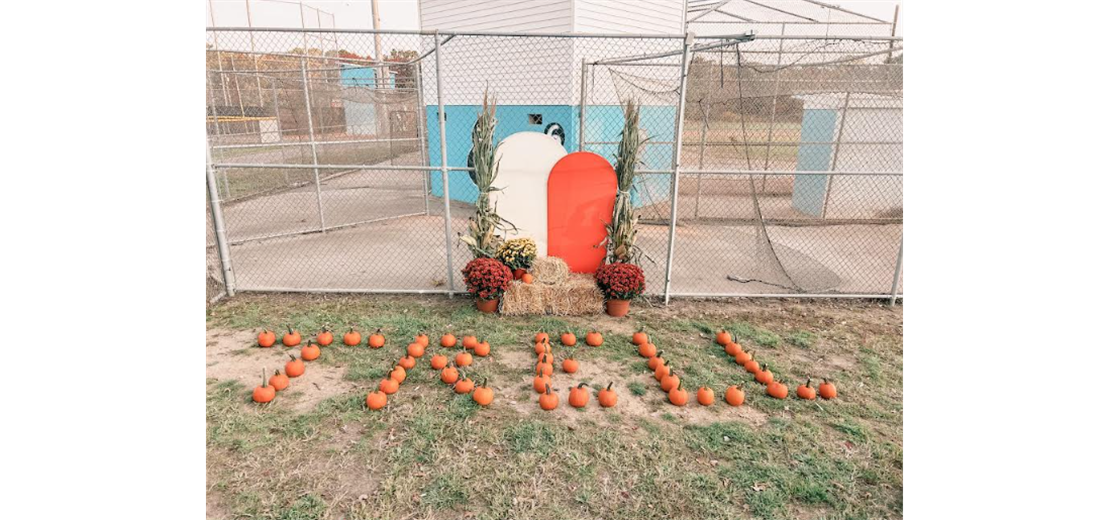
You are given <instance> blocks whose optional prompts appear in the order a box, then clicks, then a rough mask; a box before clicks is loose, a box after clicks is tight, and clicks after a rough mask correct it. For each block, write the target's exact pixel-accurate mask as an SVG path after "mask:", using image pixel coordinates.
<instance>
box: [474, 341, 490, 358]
mask: <svg viewBox="0 0 1110 520" xmlns="http://www.w3.org/2000/svg"><path fill="white" fill-rule="evenodd" d="M474 355H475V356H478V357H486V356H488V355H489V342H488V341H483V342H481V343H478V344H477V345H475V346H474Z"/></svg>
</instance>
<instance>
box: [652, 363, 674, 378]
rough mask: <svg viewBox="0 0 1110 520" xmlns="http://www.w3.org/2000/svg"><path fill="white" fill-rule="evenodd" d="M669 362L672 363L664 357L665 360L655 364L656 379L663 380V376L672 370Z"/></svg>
mask: <svg viewBox="0 0 1110 520" xmlns="http://www.w3.org/2000/svg"><path fill="white" fill-rule="evenodd" d="M660 359H662V358H660ZM668 364H670V361H667V360H666V359H664V360H663V361H661V362H659V364H658V365H656V366H655V380H656V381H662V380H663V376H665V375H667V373H668V372H670V370H671V369H670V368H669V367H668V366H667V365H668Z"/></svg>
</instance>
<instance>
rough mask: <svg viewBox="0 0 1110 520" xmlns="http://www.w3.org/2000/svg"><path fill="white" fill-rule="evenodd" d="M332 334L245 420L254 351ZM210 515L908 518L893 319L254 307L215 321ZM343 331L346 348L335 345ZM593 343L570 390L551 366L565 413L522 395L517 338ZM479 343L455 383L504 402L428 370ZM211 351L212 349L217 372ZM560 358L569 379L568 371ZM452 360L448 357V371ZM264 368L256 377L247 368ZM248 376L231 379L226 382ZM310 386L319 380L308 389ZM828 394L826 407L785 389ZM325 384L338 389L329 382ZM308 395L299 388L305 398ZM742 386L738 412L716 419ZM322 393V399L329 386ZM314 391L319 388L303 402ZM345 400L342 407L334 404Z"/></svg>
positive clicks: (463, 307)
mask: <svg viewBox="0 0 1110 520" xmlns="http://www.w3.org/2000/svg"><path fill="white" fill-rule="evenodd" d="M325 323H328V324H330V325H331V326H332V328H333V329H335V330H336V333H337V334H336V335H337V339H336V342H335V343H334V344H333V345H332V346H331V347H326V348H324V353H323V355H322V357H321V359H320V360H317V361H315V362H312V363H309V366H308V372H309V373H307V374H306V375H305V376H304V377H302V378H298V379H295V380H294V383H293V386H292V387H291V388H290V389H287V390H285V391H283V392H281V393H279V395H278V398H277V399H276V400H275V401H274V402H273V403H270V404H268V405H264V406H259V405H256V404H254V403H252V402H250V392H251V388H253V386H254V385H256V384H257V381H258V380H259V379H260V376H261V363H264V362H269V363H270V364H269V365H268V366H269V367H270V368H271V370H272V369H273V368H274V367H275V366H278V365H276V364H275V363H274V362H273V361H274V360H276V359H279V358H280V356H281V353H280V352H278V351H281V350H285V348H284V347H281V346H280V341H279V343H278V346H276V347H274V348H271V349H260V348H258V347H257V346H255V345H253V336H254V334H255V333H256V332H257V331H258V330H260V329H261V328H263V327H269V328H275V329H279V328H280V327H282V326H283V325H284V324H290V325H292V326H294V327H296V328H298V329H299V330H300V331H302V333H303V334H304V335H305V336H306V339H307V337H310V335H311V333H312V332H313V331H316V330H318V329H319V328H320V327H321V326H322V325H323V324H325ZM348 325H353V326H355V327H357V328H359V329H360V330H361V331H362V332H363V335H364V336H363V338H364V340H363V341H364V342H365V337H366V335H367V334H369V333H370V332H371V331H373V330H374V329H376V328H379V327H380V328H381V329H382V330H383V332H384V333H385V334H386V337H387V343H386V346H385V347H384V348H382V349H377V350H374V349H369V348H368V347H366V346H365V344H363V346H361V347H345V346H338V345H340V341H339V339H338V336H340V335H341V334H342V332H343V330H345V328H346V327H347V326H348ZM641 327H642V328H643V329H644V330H645V331H647V332H648V333H649V334H650V336H651V338H652V341H653V342H654V343H655V344H656V345H657V346H658V347H659V348H661V349H663V351H664V357H666V358H667V359H669V360H671V365H672V366H674V367H675V368H676V372H678V373H679V374H680V375H681V377H682V380H683V385H684V387H689V388H690V390H691V392H693V391H694V390H695V389H696V387H697V386H699V385H707V386H710V387H711V388H713V389H714V390H715V391H716V393H717V399H718V402H717V403H716V404H715V405H713V406H712V407H708V408H706V407H701V406H699V405H698V404H697V403H696V402H695V401H694V399H693V396H692V395H691V403H690V404H688V405H687V406H686V407H683V408H678V407H674V406H672V405H670V404H669V403H666V402H665V394H663V393H662V392H661V391H660V390H659V388H658V385H657V384H656V383H655V380H654V379H653V378H652V377H651V376H650V375H649V374H648V372H647V370H646V368H645V363H644V360H643V359H642V358H640V357H639V356H638V355H637V354H636V352H635V348H634V347H633V346H632V345H631V344H630V343H629V338H630V336H631V334H632V332H634V331H635V330H636V329H638V328H641ZM720 327H726V328H727V329H729V330H732V331H734V332H735V333H736V334H737V335H738V336H739V340H740V342H741V344H742V345H743V346H744V347H745V349H747V350H749V351H751V350H754V351H755V354H756V357H757V358H758V359H760V360H761V361H764V362H766V363H768V365H769V366H770V368H771V369H772V371H773V372H774V373H775V374H776V379H778V380H783V381H784V382H786V383H787V384H788V386H789V387H790V388H791V394H792V395H791V398H790V399H787V400H783V401H779V400H775V399H772V398H770V397H768V396H766V395H765V394H764V393H763V388H762V386H761V385H759V384H758V383H756V382H755V381H754V380H753V378H752V377H751V375H750V374H747V373H746V372H744V371H743V369H742V368H741V367H739V366H737V365H736V364H734V363H733V362H732V360H731V359H729V358H727V357H726V356H725V355H724V353H723V352H722V350H721V348H720V347H718V346H717V345H716V344H715V343H713V340H712V333H713V332H714V331H715V330H716V329H718V328H720ZM208 328H209V341H208V349H209V366H208V379H207V393H208V400H207V401H208V404H207V455H208V456H207V473H208V514H209V516H210V517H213V518H278V519H308V518H382V519H396V518H442V519H448V518H479V519H503V518H513V519H527V518H557V519H562V518H605V519H646V518H661V519H662V518H697V519H716V518H720V519H725V518H730V519H734V518H897V517H901V516H902V311H901V307H895V308H893V309H891V308H889V307H885V306H883V305H881V304H879V303H874V302H835V301H833V302H830V301H763V300H757V301H739V302H737V301H729V302H692V301H678V302H672V305H671V306H669V307H658V306H654V307H653V306H652V305H651V304H649V303H647V302H636V303H635V304H634V310H633V314H632V315H630V316H629V317H628V318H626V319H615V318H610V317H607V316H598V317H588V318H587V317H574V318H558V317H538V318H509V317H502V316H488V315H482V314H479V313H477V312H476V311H475V310H474V308H473V301H472V300H471V299H469V298H465V297H457V298H455V299H448V298H446V297H433V296H427V297H420V296H366V297H355V296H349V297H348V296H298V295H246V296H238V297H236V298H233V299H230V300H227V301H224V302H221V303H219V304H217V305H215V306H213V307H210V308H209V309H208ZM341 329H343V330H341ZM590 329H596V330H599V331H601V332H602V333H603V334H605V344H604V345H603V346H602V347H598V348H590V347H586V346H585V345H584V343H580V345H579V346H578V347H575V348H574V349H573V354H574V356H575V358H576V359H578V360H579V362H580V363H581V365H582V367H583V368H582V369H581V370H580V372H579V373H578V374H575V375H574V376H571V375H566V374H561V373H560V372H559V370H558V369H557V370H556V376H555V381H556V386H557V387H558V388H559V393H560V401H561V403H560V407H559V409H557V410H555V411H553V412H543V411H541V410H540V409H539V407H538V405H537V403H536V399H537V395H536V394H535V393H534V392H533V391H532V390H531V376H530V373H531V372H532V370H533V366H534V358H535V356H534V354H533V352H532V341H531V338H532V336H533V335H534V334H535V332H537V331H539V330H543V331H547V332H549V333H551V334H552V337H553V338H554V337H555V336H556V334H557V333H558V332H561V331H563V330H571V331H573V332H576V333H577V334H578V336H579V338H580V341H581V340H582V338H584V335H585V333H586V332H587V331H588V330H590ZM420 331H428V333H429V335H430V336H432V338H433V347H430V348H429V351H430V353H429V354H426V355H425V357H424V358H422V359H421V360H419V362H418V364H417V366H416V367H415V368H414V369H412V370H410V371H409V376H408V378H407V379H406V381H405V382H404V384H403V385H402V386H401V389H400V391H399V392H398V393H397V394H396V395H394V396H391V398H390V404H389V406H387V407H386V408H385V409H384V410H381V411H376V412H372V411H370V410H368V409H367V408H366V406H365V403H364V400H365V396H366V393H367V391H369V390H370V389H371V388H375V387H376V385H377V382H378V381H379V380H380V379H381V378H382V377H384V376H385V374H386V373H387V371H388V370H389V369H390V368H392V367H393V365H394V363H395V362H396V360H397V358H398V357H400V356H401V355H402V351H403V350H404V348H405V345H407V344H408V342H409V341H410V340H411V338H412V336H413V335H414V334H416V333H418V332H420ZM447 331H451V332H453V333H455V334H456V335H458V336H460V337H461V336H462V335H463V334H475V335H477V336H478V337H480V338H484V339H487V340H488V341H489V342H490V343H491V345H492V346H493V351H492V354H491V356H490V357H489V358H485V359H478V360H477V361H476V363H475V365H474V366H473V367H471V370H469V371H468V372H467V374H468V375H469V376H470V377H472V378H474V379H476V380H479V381H480V380H481V379H483V378H488V379H489V382H490V385H491V386H492V387H494V389H495V391H496V392H497V395H496V398H495V400H494V402H493V404H492V405H491V406H490V407H488V408H484V409H483V408H479V407H477V406H476V405H474V404H473V402H472V401H471V400H470V399H469V397H468V396H456V395H455V394H453V393H452V392H451V390H450V389H449V388H447V387H446V386H445V385H443V384H442V383H440V382H439V381H438V377H437V376H438V374H437V373H436V372H434V371H431V370H430V369H429V367H428V365H427V363H428V361H427V360H428V358H429V357H430V355H431V353H436V352H440V351H443V350H445V349H442V348H439V347H435V346H434V345H435V344H436V343H437V339H438V337H439V335H440V334H442V333H444V332H447ZM214 349H222V350H221V354H220V356H213V352H214ZM570 350H571V349H567V348H565V347H562V346H558V347H556V348H555V357H556V360H557V363H558V361H561V360H562V359H563V357H565V356H566V355H567V354H568V351H570ZM454 352H455V351H452V355H453V353H454ZM256 361H257V362H258V363H257V367H258V368H257V370H256V369H255V366H256ZM233 364H239V365H242V366H243V367H244V372H243V375H242V376H241V377H239V376H237V375H229V374H233V372H231V371H229V370H228V369H227V368H226V367H228V366H230V365H233ZM310 376H313V377H321V378H323V379H319V380H313V381H319V383H316V382H310V380H309V379H308V378H309V377H310ZM807 377H814V378H815V379H817V378H820V377H830V378H831V379H833V380H834V381H835V382H836V383H837V386H838V388H839V392H840V398H839V399H837V400H835V401H821V400H818V401H815V402H810V401H802V400H800V399H797V398H794V397H793V389H794V387H796V386H797V385H799V384H801V383H804V381H805V379H806V378H807ZM327 378H334V380H332V379H327ZM302 380H303V381H302ZM579 381H585V382H587V383H589V384H590V385H591V386H592V387H594V388H595V389H596V388H600V387H603V386H604V385H606V384H607V383H608V382H609V381H613V382H615V384H614V387H615V388H617V389H618V390H619V393H620V402H619V403H618V405H617V407H615V408H612V409H602V408H599V407H598V405H597V402H596V399H595V398H594V397H593V392H591V394H592V395H591V401H590V404H589V405H588V406H587V407H586V408H585V409H584V410H575V409H571V408H569V407H568V406H567V405H566V392H567V387H569V386H571V385H573V384H576V383H577V382H579ZM737 383H740V384H742V386H743V388H744V389H745V390H746V392H747V401H746V402H745V404H744V405H743V406H741V407H740V408H732V407H729V406H727V405H725V404H724V403H723V395H724V389H725V387H726V386H727V385H729V384H737ZM329 385H330V386H329ZM314 386H315V387H316V388H317V389H321V388H322V389H323V390H324V391H316V389H314V388H312V387H314ZM333 389H337V390H333Z"/></svg>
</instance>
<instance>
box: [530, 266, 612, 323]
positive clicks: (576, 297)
mask: <svg viewBox="0 0 1110 520" xmlns="http://www.w3.org/2000/svg"><path fill="white" fill-rule="evenodd" d="M563 266H564V267H565V266H566V263H563ZM543 289H544V300H545V302H546V304H547V310H548V312H550V313H551V314H554V315H556V316H581V315H587V314H600V313H601V312H602V310H603V309H604V307H605V296H604V295H603V294H602V293H601V289H599V288H598V287H597V281H596V280H595V279H594V277H593V276H592V275H589V274H582V273H575V274H572V275H570V276H569V277H568V278H567V279H566V281H564V282H563V283H558V284H553V285H544V286H543Z"/></svg>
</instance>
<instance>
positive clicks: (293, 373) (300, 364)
mask: <svg viewBox="0 0 1110 520" xmlns="http://www.w3.org/2000/svg"><path fill="white" fill-rule="evenodd" d="M301 374H304V361H301V360H299V359H297V358H296V357H295V356H294V355H293V354H289V361H288V362H287V363H285V375H287V376H289V377H301Z"/></svg>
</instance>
